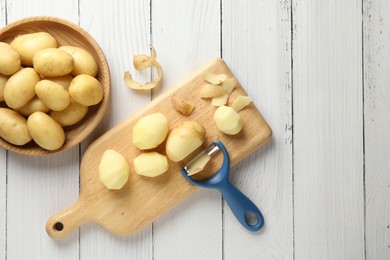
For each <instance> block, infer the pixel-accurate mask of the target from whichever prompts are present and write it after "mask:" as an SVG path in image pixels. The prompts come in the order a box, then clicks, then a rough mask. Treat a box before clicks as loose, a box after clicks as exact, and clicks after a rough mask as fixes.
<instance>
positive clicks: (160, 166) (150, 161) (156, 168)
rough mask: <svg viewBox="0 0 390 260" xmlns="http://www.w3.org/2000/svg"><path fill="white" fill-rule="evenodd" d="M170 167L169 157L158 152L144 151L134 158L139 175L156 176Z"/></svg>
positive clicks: (135, 168)
mask: <svg viewBox="0 0 390 260" xmlns="http://www.w3.org/2000/svg"><path fill="white" fill-rule="evenodd" d="M168 168H169V165H168V160H167V157H166V156H164V155H162V154H159V153H157V152H149V153H142V154H140V155H139V156H138V157H137V158H135V159H134V170H135V172H136V173H137V174H138V175H142V176H147V177H156V176H158V175H161V174H163V173H164V172H166V171H168Z"/></svg>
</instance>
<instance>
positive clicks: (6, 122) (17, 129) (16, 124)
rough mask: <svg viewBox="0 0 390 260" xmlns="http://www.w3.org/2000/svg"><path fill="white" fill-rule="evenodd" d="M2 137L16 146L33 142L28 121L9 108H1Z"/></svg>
mask: <svg viewBox="0 0 390 260" xmlns="http://www.w3.org/2000/svg"><path fill="white" fill-rule="evenodd" d="M0 136H1V137H2V138H3V139H4V140H6V141H7V142H9V143H11V144H14V145H24V144H26V143H28V142H30V141H31V135H30V133H29V131H28V129H27V120H26V119H25V118H24V117H23V116H21V115H20V114H19V113H17V112H15V111H13V110H12V109H9V108H3V107H2V108H0Z"/></svg>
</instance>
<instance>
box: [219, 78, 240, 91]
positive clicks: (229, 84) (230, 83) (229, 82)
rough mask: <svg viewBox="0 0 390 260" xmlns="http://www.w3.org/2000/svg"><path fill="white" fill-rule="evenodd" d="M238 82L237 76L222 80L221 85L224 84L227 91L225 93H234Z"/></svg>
mask: <svg viewBox="0 0 390 260" xmlns="http://www.w3.org/2000/svg"><path fill="white" fill-rule="evenodd" d="M236 84H237V80H236V78H233V77H231V78H228V79H226V80H224V81H223V82H222V84H221V86H222V88H223V90H224V91H225V93H226V94H228V95H230V94H232V92H233V90H234V87H235V86H236Z"/></svg>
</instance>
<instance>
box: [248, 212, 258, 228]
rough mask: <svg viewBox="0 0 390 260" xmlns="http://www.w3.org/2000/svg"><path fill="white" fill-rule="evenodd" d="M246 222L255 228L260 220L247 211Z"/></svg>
mask: <svg viewBox="0 0 390 260" xmlns="http://www.w3.org/2000/svg"><path fill="white" fill-rule="evenodd" d="M245 220H246V223H248V224H249V225H250V226H254V225H256V224H257V223H258V222H259V218H258V217H257V216H256V215H255V214H254V213H252V212H250V211H247V212H246V213H245Z"/></svg>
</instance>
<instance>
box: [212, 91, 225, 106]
mask: <svg viewBox="0 0 390 260" xmlns="http://www.w3.org/2000/svg"><path fill="white" fill-rule="evenodd" d="M228 99H229V95H228V94H224V95H222V96H220V97H214V98H213V99H212V100H211V105H212V106H216V107H220V106H223V105H226V103H227V101H228Z"/></svg>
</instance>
